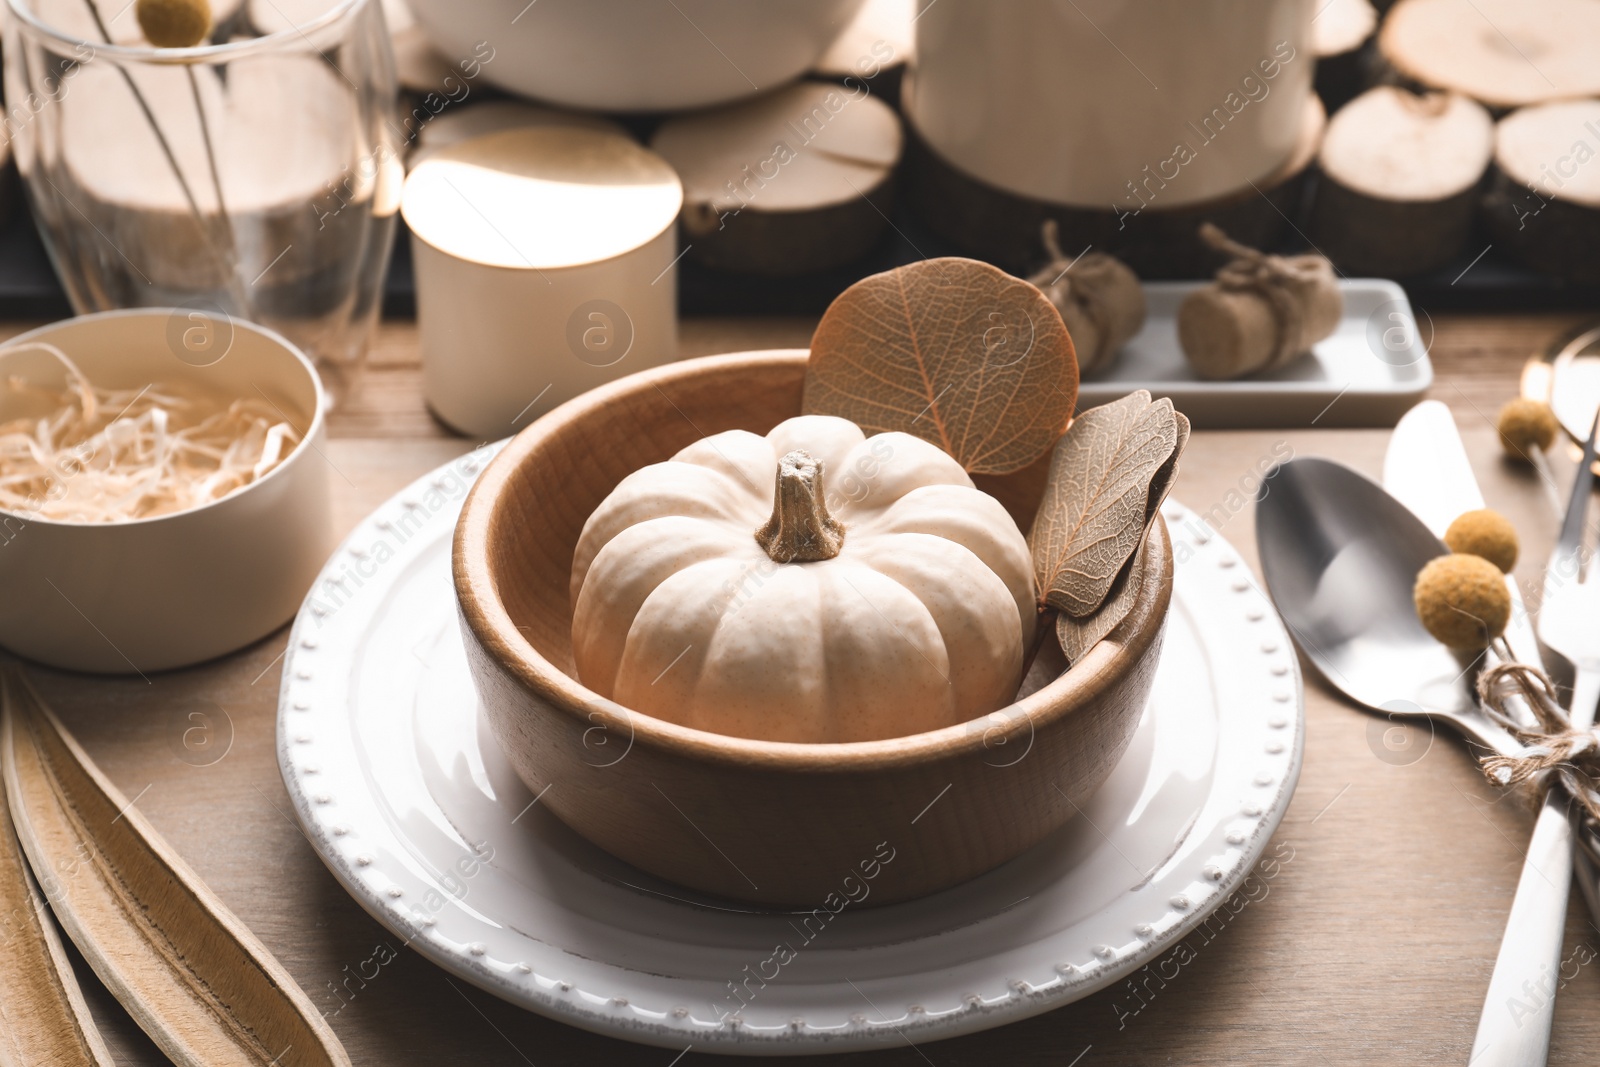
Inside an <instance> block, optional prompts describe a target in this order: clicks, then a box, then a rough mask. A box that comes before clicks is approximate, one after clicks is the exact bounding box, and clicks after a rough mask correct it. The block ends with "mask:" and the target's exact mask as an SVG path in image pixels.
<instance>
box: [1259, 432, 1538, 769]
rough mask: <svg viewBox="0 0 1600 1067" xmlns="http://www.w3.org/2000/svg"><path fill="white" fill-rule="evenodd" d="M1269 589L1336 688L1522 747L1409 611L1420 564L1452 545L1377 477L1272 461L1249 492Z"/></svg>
mask: <svg viewBox="0 0 1600 1067" xmlns="http://www.w3.org/2000/svg"><path fill="white" fill-rule="evenodd" d="M1256 545H1257V549H1258V551H1259V553H1260V556H1261V572H1262V575H1263V576H1264V577H1265V578H1266V583H1267V590H1268V592H1269V593H1270V594H1271V596H1272V601H1273V603H1274V604H1275V605H1276V606H1277V608H1278V612H1279V614H1281V615H1282V616H1283V620H1284V624H1285V625H1287V626H1288V628H1289V632H1290V633H1291V634H1293V635H1294V638H1295V643H1296V644H1298V645H1299V646H1300V649H1301V650H1302V651H1303V652H1304V653H1305V655H1306V658H1308V659H1309V660H1311V662H1312V663H1313V664H1315V665H1316V667H1317V669H1318V670H1319V671H1321V672H1322V675H1323V677H1324V678H1326V679H1327V680H1328V682H1329V684H1331V685H1332V686H1333V687H1334V688H1336V689H1338V690H1339V691H1340V692H1342V693H1344V694H1345V696H1347V697H1349V698H1350V699H1351V700H1353V701H1355V702H1356V703H1357V704H1361V705H1363V706H1364V707H1366V708H1367V709H1368V710H1371V711H1374V712H1377V713H1378V714H1380V715H1385V716H1387V717H1388V718H1389V719H1391V720H1395V721H1398V720H1406V719H1410V720H1431V721H1433V722H1442V723H1445V724H1448V725H1449V726H1452V727H1454V728H1455V729H1456V730H1458V731H1459V732H1460V733H1461V734H1463V735H1464V736H1465V737H1466V738H1467V739H1468V740H1469V741H1472V742H1474V743H1476V744H1478V745H1481V746H1483V747H1484V748H1488V749H1491V750H1493V751H1495V752H1499V753H1502V754H1508V755H1509V754H1513V753H1516V752H1520V751H1521V746H1520V745H1518V744H1517V742H1516V740H1515V739H1514V738H1512V737H1511V735H1510V734H1508V733H1507V732H1506V731H1505V730H1504V729H1503V728H1501V727H1500V726H1499V725H1497V724H1496V723H1494V722H1493V721H1491V720H1490V719H1489V717H1488V716H1487V715H1485V714H1484V713H1483V712H1482V711H1481V710H1480V709H1479V708H1478V702H1477V698H1476V696H1475V694H1474V693H1473V688H1472V687H1473V682H1474V672H1473V669H1472V664H1470V663H1467V662H1463V661H1462V660H1461V659H1459V658H1458V657H1457V656H1456V655H1454V654H1453V653H1451V652H1450V651H1449V650H1448V649H1446V648H1445V647H1444V646H1443V645H1441V644H1439V642H1438V641H1436V640H1435V639H1434V638H1433V637H1432V636H1431V635H1430V634H1429V633H1428V631H1427V630H1425V629H1423V627H1422V623H1421V622H1420V621H1419V620H1418V619H1417V612H1416V607H1415V605H1414V604H1413V603H1412V599H1411V586H1412V583H1413V582H1414V581H1415V580H1416V576H1417V572H1418V571H1420V570H1421V569H1422V567H1423V565H1424V564H1426V563H1427V562H1428V561H1429V560H1430V559H1433V558H1434V557H1435V556H1442V555H1444V554H1445V553H1446V552H1448V551H1449V549H1448V548H1446V547H1445V544H1444V542H1443V541H1440V540H1439V539H1438V538H1437V537H1435V536H1434V535H1433V534H1432V533H1431V532H1430V531H1429V530H1428V528H1427V527H1426V526H1424V525H1423V524H1422V521H1421V520H1420V519H1418V518H1417V517H1416V516H1415V515H1413V514H1412V513H1411V511H1410V509H1408V508H1406V507H1405V506H1404V505H1402V504H1401V503H1400V502H1399V501H1398V500H1396V499H1394V497H1392V496H1390V495H1389V494H1388V493H1386V492H1384V490H1383V488H1382V487H1381V486H1379V485H1378V484H1377V483H1375V482H1373V481H1371V480H1370V479H1368V478H1366V477H1364V476H1363V475H1361V474H1359V473H1357V472H1356V471H1353V470H1351V469H1350V468H1349V467H1346V466H1344V465H1343V464H1340V463H1335V462H1333V461H1332V460H1326V459H1318V458H1315V457H1309V458H1303V459H1293V460H1290V461H1289V462H1287V463H1283V464H1280V465H1279V466H1277V467H1275V468H1273V470H1272V471H1271V472H1269V473H1268V474H1267V476H1266V478H1264V479H1263V480H1262V483H1261V489H1260V491H1259V493H1258V494H1257V498H1256Z"/></svg>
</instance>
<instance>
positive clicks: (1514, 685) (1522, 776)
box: [1478, 662, 1600, 821]
mask: <svg viewBox="0 0 1600 1067" xmlns="http://www.w3.org/2000/svg"><path fill="white" fill-rule="evenodd" d="M1478 697H1479V699H1480V700H1481V701H1482V703H1483V709H1484V711H1486V712H1487V713H1488V714H1489V717H1490V718H1491V719H1493V720H1494V721H1495V722H1497V723H1499V724H1500V725H1501V726H1503V727H1505V728H1506V730H1507V731H1508V732H1509V733H1510V734H1511V736H1513V737H1515V738H1516V739H1517V740H1518V741H1520V742H1521V743H1522V745H1523V749H1522V751H1521V752H1520V753H1518V754H1517V755H1514V756H1502V755H1500V754H1498V753H1495V754H1492V755H1488V756H1483V757H1481V758H1480V759H1479V763H1480V764H1481V766H1482V767H1483V773H1484V774H1485V775H1486V776H1487V777H1488V779H1489V781H1491V782H1493V783H1494V784H1495V785H1516V784H1518V783H1521V782H1526V781H1530V780H1532V779H1535V778H1537V777H1539V776H1540V775H1543V774H1544V773H1545V772H1546V771H1550V772H1553V775H1554V778H1555V780H1557V781H1559V782H1560V783H1561V786H1562V788H1564V789H1565V790H1566V791H1567V794H1568V795H1569V796H1571V797H1572V798H1573V799H1575V800H1576V801H1577V802H1578V803H1579V804H1581V805H1582V806H1583V809H1584V811H1585V812H1586V813H1587V814H1588V816H1589V818H1591V819H1594V820H1597V821H1600V735H1597V734H1596V733H1595V732H1594V731H1593V730H1576V729H1573V726H1572V720H1571V719H1570V718H1568V717H1567V713H1566V711H1565V710H1564V709H1563V708H1562V707H1561V705H1560V704H1559V703H1557V701H1556V695H1555V683H1554V682H1552V681H1551V680H1550V677H1549V675H1547V674H1545V673H1544V671H1542V670H1540V669H1539V668H1537V667H1531V666H1529V665H1528V664H1526V663H1514V662H1507V663H1500V664H1497V665H1496V666H1493V667H1490V668H1489V669H1488V670H1486V671H1484V672H1483V674H1482V675H1481V676H1479V678H1478ZM1513 697H1520V698H1522V700H1523V702H1524V703H1526V704H1527V705H1528V707H1529V708H1530V709H1531V710H1532V711H1533V716H1534V719H1535V720H1537V722H1538V725H1537V726H1527V725H1524V724H1523V723H1522V722H1520V721H1519V720H1518V719H1517V718H1516V717H1515V716H1513V715H1512V714H1511V711H1510V708H1509V706H1508V702H1509V700H1510V699H1511V698H1513Z"/></svg>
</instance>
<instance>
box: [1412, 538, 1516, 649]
mask: <svg viewBox="0 0 1600 1067" xmlns="http://www.w3.org/2000/svg"><path fill="white" fill-rule="evenodd" d="M1412 595H1413V597H1414V598H1415V600H1416V603H1417V617H1418V618H1420V619H1421V620H1422V625H1423V626H1424V627H1426V628H1427V631H1428V632H1429V633H1430V634H1432V635H1433V636H1434V637H1435V638H1437V639H1438V640H1439V641H1440V642H1441V643H1443V644H1445V645H1448V646H1449V647H1451V648H1456V649H1462V650H1464V651H1471V650H1474V649H1480V648H1484V647H1486V646H1487V645H1488V644H1489V642H1490V641H1493V640H1494V639H1495V638H1496V637H1499V636H1500V635H1501V634H1503V633H1505V629H1506V623H1507V622H1509V621H1511V592H1510V590H1508V589H1507V588H1506V580H1505V575H1503V574H1501V573H1500V568H1499V567H1496V566H1495V565H1494V564H1493V563H1490V562H1489V561H1488V560H1486V559H1484V558H1483V557H1482V556H1469V555H1450V556H1439V557H1438V558H1436V559H1432V560H1429V561H1428V565H1427V566H1426V567H1423V568H1422V571H1421V573H1419V574H1418V575H1417V584H1416V586H1415V588H1414V589H1413V590H1412Z"/></svg>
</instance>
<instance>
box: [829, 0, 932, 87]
mask: <svg viewBox="0 0 1600 1067" xmlns="http://www.w3.org/2000/svg"><path fill="white" fill-rule="evenodd" d="M917 8H918V0H867V2H866V3H865V4H863V5H861V10H859V11H857V12H856V17H855V18H854V19H852V20H851V21H850V24H849V25H847V26H846V27H845V28H844V30H843V32H841V33H840V34H839V36H838V37H837V38H835V39H834V42H833V43H832V44H831V45H829V46H828V50H827V51H826V52H824V53H823V54H822V58H821V59H819V60H817V63H816V66H814V67H812V68H811V72H812V73H813V74H815V75H816V76H817V77H819V78H827V79H829V80H831V81H837V82H841V83H843V84H845V85H849V86H853V85H854V84H855V83H857V82H862V83H865V84H866V85H868V86H870V87H871V89H872V91H873V93H874V94H876V95H877V96H878V97H880V98H881V99H883V100H885V101H887V102H888V103H890V104H893V105H898V102H899V99H900V83H901V80H902V77H903V75H904V73H905V69H906V66H907V65H908V64H909V63H911V62H912V60H913V59H914V58H915V56H916V45H917V38H916V30H915V25H914V23H915V22H916V17H917Z"/></svg>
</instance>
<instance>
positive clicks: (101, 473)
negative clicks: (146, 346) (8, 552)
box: [0, 342, 300, 523]
mask: <svg viewBox="0 0 1600 1067" xmlns="http://www.w3.org/2000/svg"><path fill="white" fill-rule="evenodd" d="M25 351H36V352H44V353H46V354H48V355H49V356H52V357H54V358H55V359H56V360H58V361H59V362H60V363H61V365H62V367H63V368H64V369H65V371H66V382H65V385H64V386H62V387H51V386H46V385H43V384H40V383H37V382H30V381H28V380H25V379H24V378H23V377H22V376H20V375H16V374H5V363H6V359H7V357H8V356H13V355H15V354H17V353H20V352H25ZM0 375H3V377H0V398H3V399H4V400H5V401H7V402H9V401H12V400H19V399H26V400H28V401H29V406H30V407H34V408H39V407H41V406H42V408H43V409H44V410H46V411H48V413H47V414H44V415H39V416H23V417H16V418H12V419H10V420H7V421H5V422H0V510H4V511H10V512H15V513H20V514H26V515H28V516H30V517H32V518H38V519H47V520H52V521H56V522H77V523H109V522H126V521H129V520H135V519H148V518H154V517H156V516H160V515H170V514H173V513H175V512H179V511H187V510H189V509H191V508H196V507H200V506H202V505H205V504H210V503H213V502H215V501H218V500H221V499H222V498H223V497H225V496H227V495H229V494H230V493H233V492H236V491H238V490H239V489H242V488H243V487H245V486H246V485H249V484H250V483H252V482H254V481H257V480H258V479H260V478H261V477H263V476H264V475H266V474H267V473H268V472H269V471H271V470H272V469H273V468H274V467H276V466H277V465H278V464H279V463H281V462H282V461H283V460H284V459H286V458H288V456H289V454H290V453H291V452H293V451H294V448H295V446H296V445H298V444H299V443H300V434H299V432H298V431H296V430H295V428H294V427H293V426H291V425H290V424H289V423H288V422H287V421H286V420H285V417H284V415H283V413H282V412H280V411H279V410H277V408H276V407H274V406H273V405H272V404H271V403H269V402H268V401H267V400H266V399H264V398H262V399H257V398H253V397H245V398H237V399H232V400H230V399H228V398H226V397H222V396H218V395H215V394H212V393H209V392H206V391H204V390H201V389H198V388H195V387H194V386H192V385H187V384H184V383H179V382H172V383H160V382H153V383H150V384H148V385H146V386H144V387H143V388H141V389H109V388H105V387H103V386H98V385H95V384H94V383H93V382H91V381H90V380H89V379H88V377H87V376H86V375H85V374H84V373H83V372H82V371H81V370H80V369H79V368H78V366H77V364H76V363H74V362H73V361H72V359H71V358H70V357H69V356H68V355H67V354H66V353H65V352H63V351H61V350H60V349H59V348H57V347H55V346H54V345H50V344H45V343H43V342H30V343H26V344H21V345H14V346H11V347H9V348H4V349H0Z"/></svg>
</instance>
